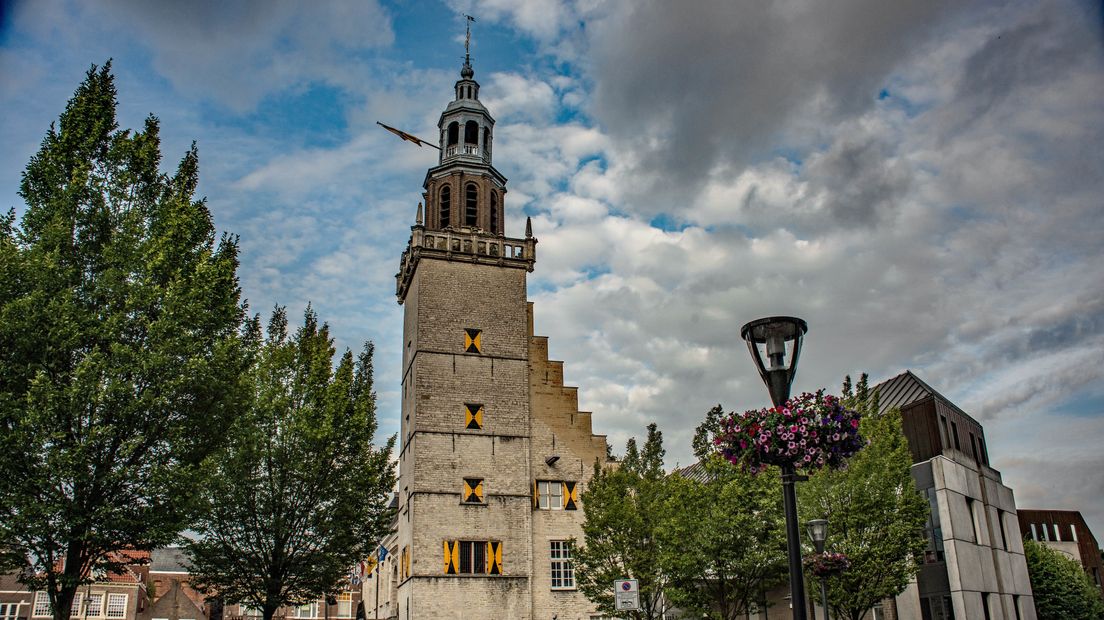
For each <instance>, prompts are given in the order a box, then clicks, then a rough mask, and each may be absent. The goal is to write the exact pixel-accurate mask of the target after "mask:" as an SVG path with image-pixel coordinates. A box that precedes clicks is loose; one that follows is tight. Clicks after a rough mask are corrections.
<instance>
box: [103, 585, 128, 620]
mask: <svg viewBox="0 0 1104 620" xmlns="http://www.w3.org/2000/svg"><path fill="white" fill-rule="evenodd" d="M119 599H122V603H121V604H120V602H119ZM129 602H130V597H129V596H128V595H127V594H125V593H121V592H108V594H107V605H106V606H105V607H104V615H105V616H106V617H108V618H112V619H113V620H118V619H119V618H126V617H127V604H128V603H129Z"/></svg>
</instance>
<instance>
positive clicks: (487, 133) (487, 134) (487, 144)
mask: <svg viewBox="0 0 1104 620" xmlns="http://www.w3.org/2000/svg"><path fill="white" fill-rule="evenodd" d="M483 153H484V154H485V155H486V156H487V157H490V156H491V128H490V127H484V128H483Z"/></svg>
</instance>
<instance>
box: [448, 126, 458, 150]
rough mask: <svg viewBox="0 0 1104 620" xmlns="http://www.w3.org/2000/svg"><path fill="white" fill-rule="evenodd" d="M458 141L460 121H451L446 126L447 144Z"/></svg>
mask: <svg viewBox="0 0 1104 620" xmlns="http://www.w3.org/2000/svg"><path fill="white" fill-rule="evenodd" d="M459 141H460V123H457V122H455V121H454V122H451V123H449V126H448V146H452V145H453V144H456V143H458V142H459Z"/></svg>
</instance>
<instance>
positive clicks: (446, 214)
mask: <svg viewBox="0 0 1104 620" xmlns="http://www.w3.org/2000/svg"><path fill="white" fill-rule="evenodd" d="M438 205H439V209H438V210H439V212H440V214H441V217H440V220H441V228H447V227H448V226H449V224H450V223H451V222H449V218H450V217H451V216H452V188H451V187H449V186H448V185H446V186H444V187H442V188H441V198H440V200H439V201H438Z"/></svg>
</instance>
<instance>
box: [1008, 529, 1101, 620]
mask: <svg viewBox="0 0 1104 620" xmlns="http://www.w3.org/2000/svg"><path fill="white" fill-rule="evenodd" d="M1024 555H1025V556H1026V558H1027V573H1028V575H1029V576H1030V577H1031V592H1032V594H1034V596H1035V613H1036V614H1038V616H1039V620H1100V619H1101V618H1104V601H1102V600H1101V597H1100V588H1098V587H1097V586H1096V584H1094V583H1093V581H1092V579H1091V578H1090V577H1089V576H1088V575H1087V574H1085V571H1084V570H1082V569H1081V565H1080V564H1079V563H1078V562H1077V561H1076V560H1073V559H1070V558H1068V557H1066V556H1065V555H1062V553H1060V552H1058V551H1056V550H1054V549H1051V548H1050V547H1047V546H1046V545H1042V544H1039V543H1037V542H1035V541H1033V540H1025V541H1024Z"/></svg>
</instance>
